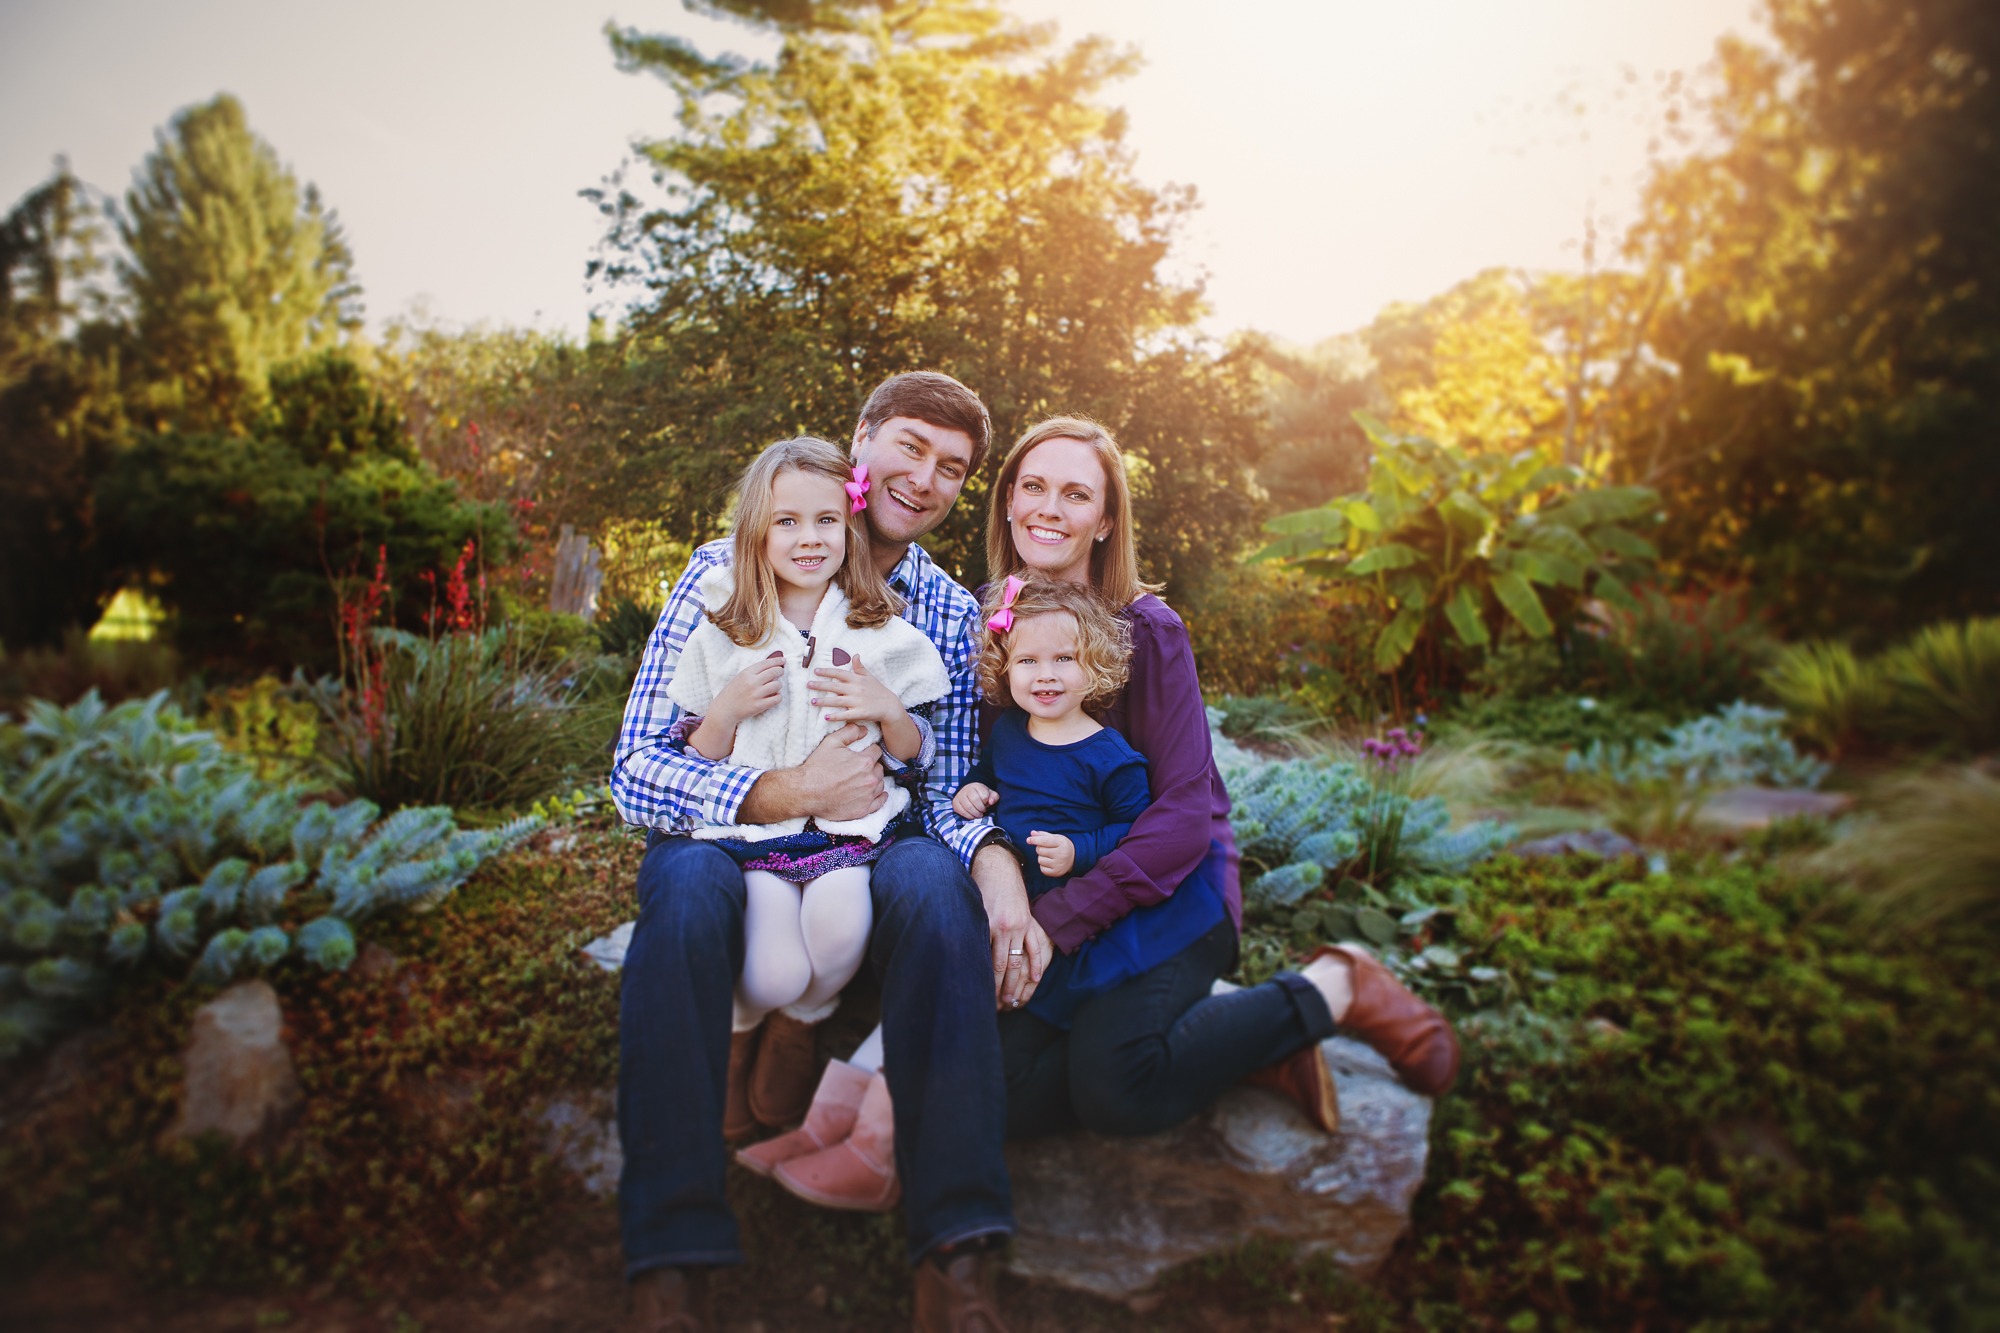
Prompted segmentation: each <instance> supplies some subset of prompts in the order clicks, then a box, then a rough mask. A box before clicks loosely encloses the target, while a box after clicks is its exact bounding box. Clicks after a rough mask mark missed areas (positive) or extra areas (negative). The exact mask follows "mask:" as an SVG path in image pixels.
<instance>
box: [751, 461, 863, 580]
mask: <svg viewBox="0 0 2000 1333" xmlns="http://www.w3.org/2000/svg"><path fill="white" fill-rule="evenodd" d="M846 556H847V492H846V491H845V490H844V489H843V488H842V487H841V484H840V483H839V482H837V481H835V480H833V478H831V477H822V476H820V475H819V474H818V473H817V472H804V471H801V470H800V469H798V468H787V469H786V470H784V471H783V472H780V473H779V474H778V475H777V476H776V477H775V478H773V479H772V481H771V527H770V530H769V531H768V532H766V533H765V534H764V560H765V563H767V564H769V565H770V567H771V572H772V573H774V574H776V575H777V576H778V585H779V586H778V591H779V592H780V593H782V592H784V591H785V589H787V588H792V589H796V590H797V591H799V592H812V593H817V592H820V591H822V590H823V589H825V587H826V585H827V583H828V582H829V581H831V580H832V578H833V576H834V574H835V573H836V572H838V571H839V569H840V562H841V561H842V560H843V559H845V558H846Z"/></svg>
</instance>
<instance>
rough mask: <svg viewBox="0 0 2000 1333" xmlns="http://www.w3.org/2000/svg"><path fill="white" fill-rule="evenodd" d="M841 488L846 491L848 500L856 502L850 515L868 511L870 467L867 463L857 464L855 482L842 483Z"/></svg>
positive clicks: (855, 466) (850, 510)
mask: <svg viewBox="0 0 2000 1333" xmlns="http://www.w3.org/2000/svg"><path fill="white" fill-rule="evenodd" d="M840 488H841V489H842V490H844V491H846V492H847V498H848V499H850V500H852V501H853V502H854V505H853V508H851V509H849V510H848V512H849V513H851V514H858V513H860V512H861V511H862V510H864V509H866V508H867V507H868V465H867V464H866V463H856V464H855V465H854V480H853V481H843V482H841V483H840Z"/></svg>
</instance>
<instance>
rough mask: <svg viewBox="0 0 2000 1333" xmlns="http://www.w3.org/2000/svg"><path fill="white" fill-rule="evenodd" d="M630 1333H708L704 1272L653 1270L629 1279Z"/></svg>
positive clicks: (702, 1269)
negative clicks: (630, 1284)
mask: <svg viewBox="0 0 2000 1333" xmlns="http://www.w3.org/2000/svg"><path fill="white" fill-rule="evenodd" d="M631 1328H632V1333H708V1328H709V1322H708V1270H707V1269H706V1268H653V1269H648V1270H647V1271H646V1272H643V1273H641V1274H639V1276H637V1277H635V1278H633V1279H632V1324H631Z"/></svg>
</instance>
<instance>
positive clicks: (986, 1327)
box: [915, 1251, 1007, 1333]
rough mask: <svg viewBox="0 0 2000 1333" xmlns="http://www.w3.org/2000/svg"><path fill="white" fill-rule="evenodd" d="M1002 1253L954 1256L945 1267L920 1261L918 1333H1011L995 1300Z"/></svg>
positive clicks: (945, 1263) (927, 1261)
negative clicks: (1001, 1320) (1008, 1332)
mask: <svg viewBox="0 0 2000 1333" xmlns="http://www.w3.org/2000/svg"><path fill="white" fill-rule="evenodd" d="M999 1273H1000V1256H998V1255H997V1254H994V1253H992V1252H991V1251H985V1252H978V1253H968V1254H958V1255H951V1256H948V1257H947V1258H946V1259H945V1262H944V1264H943V1266H941V1267H940V1266H939V1265H938V1264H937V1263H936V1262H935V1261H934V1260H932V1259H930V1258H928V1257H926V1258H925V1259H923V1260H922V1261H921V1262H919V1263H918V1264H917V1299H916V1320H915V1325H916V1331H917V1333H1007V1326H1006V1325H1005V1324H1003V1323H1001V1322H1000V1307H999V1305H998V1304H996V1303H995V1301H994V1299H993V1289H994V1286H995V1280H996V1279H997V1278H998V1277H999Z"/></svg>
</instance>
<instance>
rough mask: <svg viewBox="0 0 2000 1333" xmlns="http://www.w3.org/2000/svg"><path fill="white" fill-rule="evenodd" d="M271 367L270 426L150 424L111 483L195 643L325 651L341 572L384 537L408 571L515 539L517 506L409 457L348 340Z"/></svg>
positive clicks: (119, 534)
mask: <svg viewBox="0 0 2000 1333" xmlns="http://www.w3.org/2000/svg"><path fill="white" fill-rule="evenodd" d="M271 383H272V405H271V408H270V410H269V411H268V412H266V413H265V414H264V416H263V418H262V419H261V423H260V424H259V426H258V427H257V430H256V433H254V434H252V435H249V436H236V435H187V434H164V435H149V436H146V437H144V438H142V439H141V440H139V441H138V443H136V444H135V445H134V446H133V447H132V448H130V449H128V450H127V451H125V452H124V453H123V454H121V455H120V456H119V458H118V459H117V461H116V462H115V463H114V464H113V465H112V467H111V468H110V470H109V472H108V473H107V475H106V476H105V478H104V481H103V482H102V484H101V485H100V486H99V489H98V494H97V506H98V510H99V514H100V517H101V521H102V522H103V524H104V525H105V526H106V527H107V528H108V529H112V530H114V531H115V535H116V543H117V549H118V553H119V557H120V559H119V563H120V564H121V565H122V566H123V567H124V568H125V569H126V570H128V571H130V573H131V574H132V575H133V576H134V577H135V578H136V579H139V580H142V581H143V580H146V579H156V580H157V582H156V584H155V587H156V588H157V591H158V594H159V596H160V597H161V599H162V600H163V601H165V602H167V603H168V604H169V605H170V606H171V607H172V608H173V609H174V611H175V613H176V616H175V620H174V628H175V637H176V639H177V641H178V642H179V643H180V645H181V646H182V647H183V649H185V650H187V651H189V652H191V653H195V654H199V655H202V656H230V657H238V658H247V659H249V660H251V661H261V662H265V663H269V664H272V665H296V664H303V665H306V666H318V665H327V664H330V661H331V658H332V654H333V647H334V643H333V633H332V631H333V629H334V626H335V614H334V602H335V598H336V589H335V587H334V579H333V578H332V577H331V575H333V574H335V573H338V572H340V571H342V570H351V569H356V568H360V567H362V566H365V565H372V564H374V562H375V557H376V553H377V552H378V550H382V549H386V551H387V554H388V559H389V564H390V568H391V570H392V571H394V572H395V573H396V574H397V575H398V576H404V575H407V574H409V573H414V572H415V571H418V570H430V569H443V568H449V567H450V565H451V564H452V561H453V560H454V559H455V558H456V556H457V555H458V553H459V551H460V550H461V549H462V548H463V547H464V544H465V543H466V542H467V541H468V540H477V542H478V543H479V545H480V548H481V550H482V551H483V552H484V554H485V558H486V559H488V560H498V559H500V558H502V557H504V556H505V555H506V554H508V553H510V552H511V551H512V549H513V547H514V541H515V538H514V530H513V524H512V522H511V520H510V519H509V518H508V516H507V515H506V514H505V513H504V512H503V511H502V510H500V509H498V508H496V507H494V506H490V505H479V504H473V503H469V502H467V501H466V500H465V499H464V498H463V497H461V496H460V494H459V493H458V490H457V488H456V487H454V486H453V485H451V484H450V483H448V482H445V481H443V480H441V479H439V478H438V477H437V476H435V475H434V474H432V473H431V472H430V471H429V470H428V469H427V468H425V467H423V466H422V465H421V464H419V463H416V462H413V461H411V459H410V457H409V451H408V446H407V442H406V441H405V440H404V439H403V437H402V435H401V433H400V431H399V430H398V429H396V428H395V427H394V422H393V418H392V417H391V416H389V415H387V409H386V408H385V407H384V405H383V404H382V401H381V399H380V398H379V396H377V395H376V394H375V393H374V391H373V390H372V389H370V388H369V387H368V385H367V384H366V382H365V380H364V379H362V378H361V376H360V375H359V374H358V372H356V371H355V370H354V368H353V367H352V366H351V365H348V364H346V363H345V362H344V361H343V360H342V359H341V358H340V357H339V356H338V355H333V356H329V357H327V358H325V359H322V360H319V361H315V362H311V363H308V364H306V365H302V366H297V367H290V368H287V370H286V371H285V372H284V373H281V374H279V375H277V376H275V377H274V378H273V379H272V381H271ZM399 592H400V599H399V604H398V606H397V607H396V610H397V611H398V612H399V614H400V616H401V618H402V619H404V620H405V622H420V621H421V619H422V617H423V615H424V613H425V611H426V610H427V609H428V607H427V604H426V603H425V601H424V600H423V591H422V589H421V588H420V587H419V586H418V585H417V584H416V582H415V581H414V580H408V581H406V582H404V583H402V584H401V586H400V588H399Z"/></svg>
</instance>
